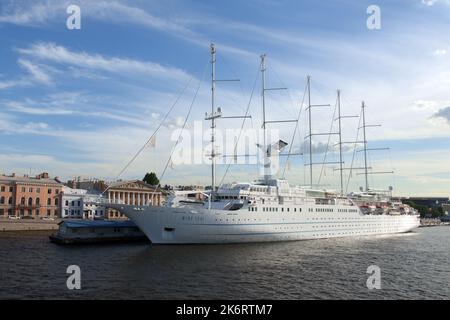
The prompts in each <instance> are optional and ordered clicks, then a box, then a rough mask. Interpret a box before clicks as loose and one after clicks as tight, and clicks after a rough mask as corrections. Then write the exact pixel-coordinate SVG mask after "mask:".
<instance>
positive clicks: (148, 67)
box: [0, 0, 450, 196]
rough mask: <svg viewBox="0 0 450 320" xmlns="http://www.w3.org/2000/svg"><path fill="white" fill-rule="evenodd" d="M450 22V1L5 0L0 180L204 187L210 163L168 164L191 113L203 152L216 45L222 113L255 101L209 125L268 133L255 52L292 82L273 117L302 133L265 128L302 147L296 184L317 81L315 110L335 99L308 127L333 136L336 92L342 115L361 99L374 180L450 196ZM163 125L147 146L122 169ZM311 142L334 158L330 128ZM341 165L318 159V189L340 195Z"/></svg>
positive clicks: (270, 76)
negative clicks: (376, 23) (74, 16)
mask: <svg viewBox="0 0 450 320" xmlns="http://www.w3.org/2000/svg"><path fill="white" fill-rule="evenodd" d="M69 5H77V6H78V7H79V8H80V13H81V14H80V17H81V28H80V29H68V28H67V24H66V22H67V19H68V17H69V16H70V13H67V11H66V10H67V8H68V6H69ZM371 5H377V6H378V7H379V8H380V19H381V20H380V21H381V22H380V29H377V30H372V29H369V28H368V27H367V19H368V18H369V17H370V15H371V12H369V13H368V12H367V9H368V7H369V6H371ZM449 15H450V1H448V0H396V1H374V0H370V1H365V0H359V1H355V0H354V1H350V0H330V1H312V0H311V1H274V0H247V1H217V0H212V1H200V0H197V1H188V0H166V1H152V0H146V1H141V0H135V1H127V0H115V1H102V0H99V1H75V0H71V1H64V0H63V1H52V0H43V1H40V0H36V1H8V0H0V40H1V46H0V173H4V174H10V173H12V172H15V173H17V174H32V175H35V174H38V173H39V172H43V171H46V172H48V173H49V174H50V175H51V176H58V177H60V178H61V179H63V180H65V179H71V178H73V177H77V176H82V177H86V178H100V179H106V180H113V179H116V178H121V179H137V178H139V179H140V178H142V177H143V176H144V174H145V172H149V171H154V172H156V174H157V175H158V176H160V177H162V183H163V184H164V183H170V184H206V185H207V184H209V183H210V168H209V165H208V163H206V162H207V161H204V162H203V163H202V164H190V165H189V164H180V165H174V166H169V167H168V168H167V169H166V170H164V168H165V167H166V166H167V164H168V163H170V161H169V157H170V154H171V152H172V150H174V149H173V148H174V146H175V142H176V140H177V132H178V131H177V129H180V128H182V127H185V129H187V130H188V131H189V130H191V131H192V130H193V128H194V126H195V124H194V122H195V121H197V122H196V123H197V124H200V125H203V129H204V130H203V131H204V132H205V134H204V139H203V140H204V141H203V143H200V144H197V145H195V146H194V147H193V149H195V150H194V152H198V153H200V154H203V155H206V152H207V150H208V143H209V142H208V132H207V128H208V126H209V123H207V122H206V121H204V120H203V118H204V114H205V112H210V111H211V96H210V95H211V89H210V67H211V66H210V52H209V45H210V43H214V44H215V46H216V48H217V60H216V74H217V78H218V79H239V80H240V81H238V82H234V81H233V82H218V83H217V88H216V106H219V107H221V109H222V112H223V114H224V116H239V115H244V114H245V113H246V112H247V107H248V114H251V116H252V118H251V119H246V120H245V122H243V120H242V119H220V120H218V125H217V130H218V131H220V130H225V129H236V130H238V131H239V130H240V128H241V127H242V128H243V129H244V128H245V129H258V128H259V127H260V126H261V90H260V88H261V77H260V74H259V67H260V60H259V59H260V58H259V57H260V55H261V54H263V53H264V54H266V56H267V58H266V64H267V70H266V85H267V87H269V88H270V87H272V88H276V87H285V88H287V90H277V91H268V92H266V93H267V94H266V118H267V119H269V120H284V119H297V118H298V115H299V112H300V110H301V112H300V118H299V121H298V124H299V125H298V129H297V130H295V124H294V123H283V124H271V125H270V126H271V130H277V132H279V136H280V138H281V139H283V140H285V141H288V142H289V143H290V142H291V141H293V142H294V143H293V144H292V150H293V151H297V152H302V153H304V155H303V156H299V155H296V156H291V157H290V160H289V164H290V165H289V170H288V171H287V173H286V178H288V179H289V181H290V182H291V183H292V184H307V183H308V182H309V169H308V167H307V166H306V165H305V164H307V163H308V161H309V155H308V151H309V150H307V149H308V148H306V147H305V146H307V143H306V144H305V142H304V141H305V140H304V139H305V136H306V134H307V132H308V121H307V119H308V117H307V112H306V111H305V103H306V100H305V96H304V92H305V84H306V77H307V75H310V76H311V101H312V104H329V105H330V106H329V107H322V108H313V111H312V131H313V133H324V132H336V130H337V127H336V125H337V122H336V121H332V119H333V114H334V115H335V116H336V113H335V112H336V107H335V106H336V90H337V89H339V90H341V96H342V99H341V110H342V114H343V115H353V116H355V115H358V116H359V115H360V112H361V111H360V106H361V102H362V101H364V102H365V105H366V106H367V107H366V120H367V123H368V124H380V125H381V127H370V128H367V140H368V148H371V149H373V148H389V149H388V150H379V151H369V156H368V159H369V166H370V168H371V169H370V170H371V171H372V172H379V171H386V172H390V171H393V172H394V173H393V174H371V175H370V178H369V183H370V187H371V188H379V189H386V188H387V187H388V186H392V187H393V188H394V194H396V195H401V196H449V194H450V32H449V31H450V21H449V19H448V16H449ZM252 92H253V94H252ZM302 101H303V103H302ZM175 102H176V103H175ZM172 105H174V106H173V110H172V112H170V113H169V114H168V115H167V113H168V110H170V108H171V106H172ZM189 111H191V112H189ZM166 115H167V118H166ZM187 115H188V116H187ZM358 121H359V120H358V118H348V119H344V120H343V127H342V128H343V130H342V132H343V140H344V141H355V140H360V139H362V137H361V135H360V134H361V130H359V136H357V135H356V134H357V132H358V127H359V125H358ZM160 125H161V128H160V129H159V130H158V132H157V134H156V138H155V145H154V146H148V147H145V148H144V149H143V151H142V152H141V153H140V154H139V156H138V157H137V158H136V160H135V161H133V162H132V163H131V165H130V166H128V167H127V169H126V170H125V171H124V172H123V173H122V174H121V175H120V176H119V173H120V172H121V171H122V169H123V168H124V166H125V165H126V164H127V163H128V162H129V160H130V159H131V158H132V157H133V155H134V154H136V152H137V151H138V150H139V149H140V148H141V147H142V146H143V145H144V144H145V143H146V141H147V139H148V138H149V137H150V136H151V135H152V133H153V132H154V131H155V129H156V128H157V127H158V126H160ZM294 133H295V135H294V139H292V136H293V134H294ZM291 139H292V140H291ZM313 140H314V141H313V149H312V150H313V162H324V160H325V162H336V161H337V159H338V153H337V149H336V147H331V146H333V145H334V144H335V143H336V135H332V136H330V138H329V139H328V136H326V135H323V136H316V137H315V138H314V139H313ZM219 144H220V143H219ZM232 145H233V143H232ZM327 146H328V147H327ZM359 147H360V146H359ZM354 149H355V145H353V144H347V145H345V147H344V162H345V163H344V167H350V165H351V163H352V158H353V166H354V167H360V166H361V165H362V163H363V162H362V161H363V158H362V156H361V155H362V153H361V152H355V151H354ZM356 149H357V150H359V149H360V148H358V147H357V148H356ZM325 150H328V151H327V153H326V157H325V153H324V151H325ZM206 158H207V157H206ZM283 159H284V158H282V165H284V163H285V160H283ZM222 160H223V159H222ZM255 167H256V166H255V165H249V164H247V165H231V166H230V167H229V170H227V169H226V168H227V165H226V164H219V165H218V167H217V171H218V172H217V176H218V178H217V179H218V180H219V181H224V182H232V181H249V180H253V179H255V178H257V174H258V168H255ZM336 168H337V167H336V165H335V164H334V165H333V164H329V165H326V166H321V165H317V166H316V165H315V166H314V172H313V180H314V183H315V184H321V185H323V186H326V187H327V188H338V185H339V174H338V171H337V170H336ZM163 172H164V175H163ZM225 172H226V173H227V174H226V175H224V173H225ZM360 173H361V172H360V171H357V170H356V171H354V172H353V174H352V176H351V177H348V171H346V172H345V175H344V180H345V185H346V187H347V189H348V191H356V190H357V189H358V188H359V187H360V186H363V185H364V180H363V175H361V174H360ZM222 178H223V179H222Z"/></svg>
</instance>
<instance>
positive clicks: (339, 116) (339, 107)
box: [337, 90, 344, 196]
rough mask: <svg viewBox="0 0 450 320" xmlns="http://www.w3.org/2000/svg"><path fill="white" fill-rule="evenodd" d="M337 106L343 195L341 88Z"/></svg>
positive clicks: (338, 92)
mask: <svg viewBox="0 0 450 320" xmlns="http://www.w3.org/2000/svg"><path fill="white" fill-rule="evenodd" d="M337 103H338V105H337V107H338V119H339V120H338V121H339V171H340V174H341V175H340V182H341V196H343V195H344V176H343V174H344V173H343V168H342V165H343V162H342V124H341V90H338V91H337Z"/></svg>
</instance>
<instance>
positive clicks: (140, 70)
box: [18, 43, 190, 81]
mask: <svg viewBox="0 0 450 320" xmlns="http://www.w3.org/2000/svg"><path fill="white" fill-rule="evenodd" d="M18 52H19V53H20V54H23V55H26V56H30V57H33V58H35V59H39V60H44V61H51V62H54V63H60V64H67V65H73V66H78V67H82V68H88V69H93V70H101V71H107V72H113V73H118V74H131V75H136V74H144V75H149V76H153V77H159V78H171V79H177V80H180V81H183V80H186V79H188V78H190V76H189V75H188V74H187V73H186V72H185V71H183V70H181V69H178V68H174V67H169V66H162V65H160V64H158V63H154V62H150V61H139V60H132V59H127V58H117V57H105V56H102V55H100V54H89V53H87V52H75V51H70V50H69V49H67V48H65V47H63V46H59V45H56V44H54V43H35V44H33V45H31V46H30V47H29V48H22V49H18Z"/></svg>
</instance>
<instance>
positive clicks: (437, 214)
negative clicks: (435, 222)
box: [403, 200, 444, 218]
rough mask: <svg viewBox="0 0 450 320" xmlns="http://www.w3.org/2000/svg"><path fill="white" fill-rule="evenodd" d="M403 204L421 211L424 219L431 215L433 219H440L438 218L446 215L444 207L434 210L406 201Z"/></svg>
mask: <svg viewBox="0 0 450 320" xmlns="http://www.w3.org/2000/svg"><path fill="white" fill-rule="evenodd" d="M403 203H404V204H407V205H409V206H411V207H413V208H414V209H416V210H417V211H419V213H420V217H421V218H424V217H426V216H427V215H429V214H431V217H433V218H438V217H441V216H443V215H444V209H443V208H442V206H440V207H438V208H437V209H433V208H429V207H427V206H424V205H421V204H417V203H415V202H414V201H411V200H405V201H403Z"/></svg>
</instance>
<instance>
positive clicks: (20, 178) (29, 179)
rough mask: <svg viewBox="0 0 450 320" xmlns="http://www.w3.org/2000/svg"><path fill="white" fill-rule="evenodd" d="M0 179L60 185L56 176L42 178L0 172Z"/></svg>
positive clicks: (3, 180)
mask: <svg viewBox="0 0 450 320" xmlns="http://www.w3.org/2000/svg"><path fill="white" fill-rule="evenodd" d="M0 181H2V182H21V183H36V184H52V185H55V186H62V183H61V182H60V181H59V180H58V179H57V178H53V179H52V178H43V177H41V176H39V175H38V176H36V177H29V176H26V175H25V176H16V175H10V176H6V175H3V174H1V175H0Z"/></svg>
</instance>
